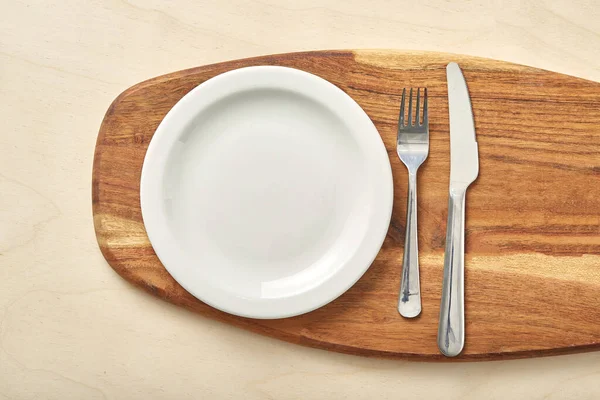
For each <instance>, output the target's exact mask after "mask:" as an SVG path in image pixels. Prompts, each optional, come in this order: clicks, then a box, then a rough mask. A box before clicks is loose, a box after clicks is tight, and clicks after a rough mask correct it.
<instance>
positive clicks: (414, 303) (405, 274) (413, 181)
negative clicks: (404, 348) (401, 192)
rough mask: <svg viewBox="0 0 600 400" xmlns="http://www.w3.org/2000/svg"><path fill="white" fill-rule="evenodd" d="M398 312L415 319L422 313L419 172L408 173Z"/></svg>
mask: <svg viewBox="0 0 600 400" xmlns="http://www.w3.org/2000/svg"><path fill="white" fill-rule="evenodd" d="M398 311H399V312H400V314H401V315H402V316H403V317H405V318H414V317H416V316H417V315H419V314H420V313H421V286H420V283H419V246H418V242H417V171H414V172H413V171H409V173H408V204H407V207H406V234H405V239H404V257H403V260H402V281H401V283H400V299H399V301H398Z"/></svg>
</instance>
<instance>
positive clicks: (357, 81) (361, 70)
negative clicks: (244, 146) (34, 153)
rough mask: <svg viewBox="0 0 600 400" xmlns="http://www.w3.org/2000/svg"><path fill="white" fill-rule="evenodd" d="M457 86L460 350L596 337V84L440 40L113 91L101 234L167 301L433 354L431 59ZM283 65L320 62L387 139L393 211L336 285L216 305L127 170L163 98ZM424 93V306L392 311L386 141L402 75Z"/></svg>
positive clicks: (557, 348)
mask: <svg viewBox="0 0 600 400" xmlns="http://www.w3.org/2000/svg"><path fill="white" fill-rule="evenodd" d="M449 61H457V62H458V63H459V64H460V65H461V67H462V68H463V70H464V74H465V77H466V79H467V83H468V85H469V89H470V93H471V99H472V104H473V110H474V115H475V124H476V129H477V138H478V142H479V151H480V174H479V178H478V180H477V181H476V182H475V183H474V184H473V186H472V187H471V189H470V191H469V194H468V200H467V207H468V208H467V230H466V243H467V245H466V246H467V247H466V253H467V257H466V287H465V291H466V317H467V320H466V335H467V339H466V345H465V350H464V352H463V354H462V355H461V356H460V357H459V359H465V360H477V359H499V358H518V357H526V356H534V355H549V354H560V353H568V352H577V351H584V350H592V349H596V348H598V347H599V346H600V307H599V306H600V295H599V293H600V202H599V201H598V198H600V128H598V126H600V84H597V83H594V82H590V81H585V80H581V79H577V78H573V77H569V76H565V75H560V74H556V73H551V72H547V71H543V70H539V69H534V68H529V67H524V66H520V65H515V64H509V63H504V62H498V61H492V60H487V59H480V58H474V57H467V56H457V55H450V54H441V53H401V52H392V51H340V52H313V53H295V54H284V55H276V56H267V57H259V58H253V59H245V60H237V61H232V62H226V63H221V64H215V65H209V66H205V67H200V68H194V69H190V70H185V71H181V72H177V73H174V74H170V75H166V76H162V77H158V78H155V79H152V80H150V81H146V82H143V83H140V84H138V85H136V86H134V87H132V88H130V89H128V90H127V91H125V92H124V93H123V94H121V95H120V96H119V97H118V98H117V99H116V100H115V101H114V102H113V104H112V105H111V106H110V108H109V110H108V112H107V113H106V116H105V118H104V120H103V122H102V126H101V128H100V133H99V136H98V141H97V145H96V151H95V159H94V169H93V212H94V222H95V228H96V235H97V238H98V243H99V245H100V248H101V250H102V252H103V254H104V256H105V258H106V259H107V260H108V262H109V263H110V265H111V266H112V267H113V268H114V269H115V270H116V271H117V272H118V273H119V274H120V275H121V276H123V277H124V278H125V279H127V280H128V281H130V282H132V283H134V284H135V285H137V286H140V287H142V288H143V289H145V290H146V291H148V292H150V293H152V294H154V295H156V296H159V297H161V298H164V299H165V300H168V301H170V302H172V303H174V304H177V305H181V306H184V307H186V308H188V309H191V310H193V311H196V312H199V313H201V314H204V315H206V316H209V317H211V318H215V319H218V320H221V321H225V322H228V323H232V324H235V325H238V326H240V327H243V328H246V329H249V330H252V331H255V332H258V333H262V334H265V335H269V336H274V337H277V338H280V339H284V340H287V341H290V342H294V343H299V344H303V345H309V346H314V347H320V348H325V349H329V350H335V351H341V352H346V353H352V354H361V355H375V356H385V357H387V356H389V357H403V358H419V359H426V360H440V359H443V357H442V356H441V355H440V354H439V353H438V350H437V346H436V340H435V337H436V333H437V316H438V311H439V298H440V293H441V281H442V265H443V252H444V235H445V225H446V215H447V210H446V207H447V190H448V179H449V136H448V135H449V133H448V104H447V89H446V79H445V65H446V63H447V62H449ZM266 64H268V65H284V66H290V67H295V68H300V69H303V70H306V71H309V72H311V73H314V74H316V75H319V76H321V77H323V78H325V79H327V80H329V81H331V82H332V83H334V84H336V85H337V86H339V87H340V88H341V89H342V90H344V91H345V92H346V93H348V94H349V95H350V96H352V97H353V98H354V99H355V100H356V101H357V102H358V103H359V104H360V105H361V106H362V107H363V109H364V110H365V111H366V112H367V114H368V115H369V116H370V117H371V119H372V120H373V122H374V123H375V125H376V127H377V129H378V130H379V132H380V134H381V136H382V138H383V141H384V143H385V145H386V148H387V149H388V153H389V155H390V161H391V164H392V169H393V173H394V188H395V195H394V196H395V197H394V211H393V215H392V222H391V225H390V229H389V232H388V235H387V238H386V240H385V242H384V245H383V247H382V249H381V251H380V253H379V255H378V257H377V259H376V260H375V262H374V263H373V265H372V266H371V268H370V269H369V270H368V271H367V273H366V274H365V275H364V276H363V278H362V279H361V280H360V281H359V282H358V283H357V284H356V285H355V286H354V287H352V288H351V289H350V290H349V291H348V292H346V293H345V294H344V295H342V296H341V297H340V298H338V299H337V300H335V301H334V302H332V303H330V304H329V305H327V306H325V307H323V308H321V309H318V310H316V311H314V312H311V313H309V314H306V315H303V316H299V317H294V318H289V319H284V320H273V321H261V320H251V319H244V318H238V317H234V316H231V315H228V314H225V313H221V312H219V311H217V310H214V309H212V308H211V307H208V306H206V305H205V304H203V303H201V302H200V301H198V300H196V299H195V298H194V297H192V296H191V295H190V294H188V293H187V292H186V291H185V290H184V289H183V288H181V287H180V286H179V285H178V284H177V283H176V282H175V281H174V280H173V278H172V277H171V276H170V275H169V274H168V273H167V272H166V270H165V269H164V267H163V266H162V265H161V264H160V262H159V261H158V259H157V257H156V255H155V254H154V252H153V250H152V247H151V245H150V243H149V241H148V238H147V236H146V233H145V231H144V227H143V223H142V219H141V212H140V206H139V178H140V171H141V166H142V162H143V158H144V155H145V150H146V148H147V146H148V144H149V141H150V139H151V138H152V135H153V133H154V131H155V129H156V127H157V126H158V124H159V123H160V121H161V120H162V118H163V117H164V115H165V114H166V113H167V112H168V111H169V109H170V108H171V107H172V106H173V105H174V104H175V103H176V102H177V101H178V100H179V99H180V98H181V97H182V96H183V95H185V94H186V93H187V92H189V91H190V90H191V89H192V88H194V87H195V86H197V85H198V84H200V83H202V82H203V81H205V80H206V79H209V78H211V77H213V76H215V75H217V74H219V73H222V72H225V71H228V70H231V69H234V68H239V67H242V66H250V65H266ZM410 86H426V87H427V88H428V93H429V96H430V106H429V112H430V156H429V159H428V160H427V162H426V163H425V164H424V165H423V167H422V168H421V169H420V173H419V205H418V206H419V246H420V257H421V287H422V294H423V312H422V314H421V316H420V317H419V318H417V319H415V320H405V319H402V318H401V317H400V316H399V314H398V313H397V311H396V302H397V296H398V287H399V280H400V265H401V260H402V245H403V242H404V220H405V211H406V185H407V180H406V170H405V168H404V166H403V165H402V164H401V163H400V161H399V160H398V158H397V156H396V154H395V138H396V123H397V112H398V105H399V98H400V97H399V96H400V93H401V90H402V88H403V87H410Z"/></svg>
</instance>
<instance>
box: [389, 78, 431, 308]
mask: <svg viewBox="0 0 600 400" xmlns="http://www.w3.org/2000/svg"><path fill="white" fill-rule="evenodd" d="M416 97H417V99H416V103H415V108H416V112H415V117H414V123H413V89H412V88H411V89H410V95H409V98H408V124H406V125H405V124H404V121H405V115H404V114H405V111H406V107H405V106H406V89H403V90H402V101H401V103H400V120H399V122H398V139H397V145H396V152H397V153H398V157H400V160H401V161H402V162H403V163H404V165H406V168H407V169H408V204H407V207H406V237H405V240H404V258H403V260H402V282H401V284H400V299H399V301H398V311H399V312H400V314H401V315H402V316H403V317H405V318H414V317H416V316H417V315H419V314H420V313H421V286H420V283H419V247H418V244H417V170H418V169H419V167H420V166H421V164H423V162H424V161H425V159H426V158H427V155H428V154H429V119H428V117H427V88H424V90H423V115H422V118H421V116H420V106H421V90H420V89H419V88H417V96H416Z"/></svg>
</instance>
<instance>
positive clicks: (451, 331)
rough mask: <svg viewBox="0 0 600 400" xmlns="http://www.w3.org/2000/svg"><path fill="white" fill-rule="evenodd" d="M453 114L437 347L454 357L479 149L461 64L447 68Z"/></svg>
mask: <svg viewBox="0 0 600 400" xmlns="http://www.w3.org/2000/svg"><path fill="white" fill-rule="evenodd" d="M446 77H447V81H448V109H449V114H450V190H449V195H448V224H447V226H446V250H445V254H444V281H443V284H442V300H441V306H440V321H439V326H438V347H439V349H440V351H441V352H442V354H444V355H446V356H448V357H454V356H457V355H458V354H460V352H461V351H462V350H463V347H464V343H465V307H464V251H465V199H466V194H467V188H468V187H469V185H470V184H471V183H472V182H473V181H474V180H475V179H476V178H477V176H478V175H479V151H478V145H477V140H476V137H475V123H474V120H473V111H472V108H471V100H470V96H469V90H468V88H467V83H466V81H465V78H464V76H463V74H462V71H461V69H460V67H459V66H458V64H456V63H450V64H448V66H447V67H446Z"/></svg>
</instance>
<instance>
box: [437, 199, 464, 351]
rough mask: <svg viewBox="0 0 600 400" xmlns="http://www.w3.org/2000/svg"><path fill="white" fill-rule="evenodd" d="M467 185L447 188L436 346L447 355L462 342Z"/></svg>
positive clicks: (460, 349)
mask: <svg viewBox="0 0 600 400" xmlns="http://www.w3.org/2000/svg"><path fill="white" fill-rule="evenodd" d="M466 192H467V189H466V187H465V188H461V189H458V190H453V189H451V190H450V196H449V199H448V225H447V226H446V252H445V254H444V281H443V286H442V304H441V306H440V323H439V327H438V347H439V349H440V351H441V352H442V353H443V354H444V355H445V356H448V357H454V356H457V355H458V354H460V352H461V351H462V349H463V346H464V344H465V290H464V277H465V265H464V263H465V196H466Z"/></svg>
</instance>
